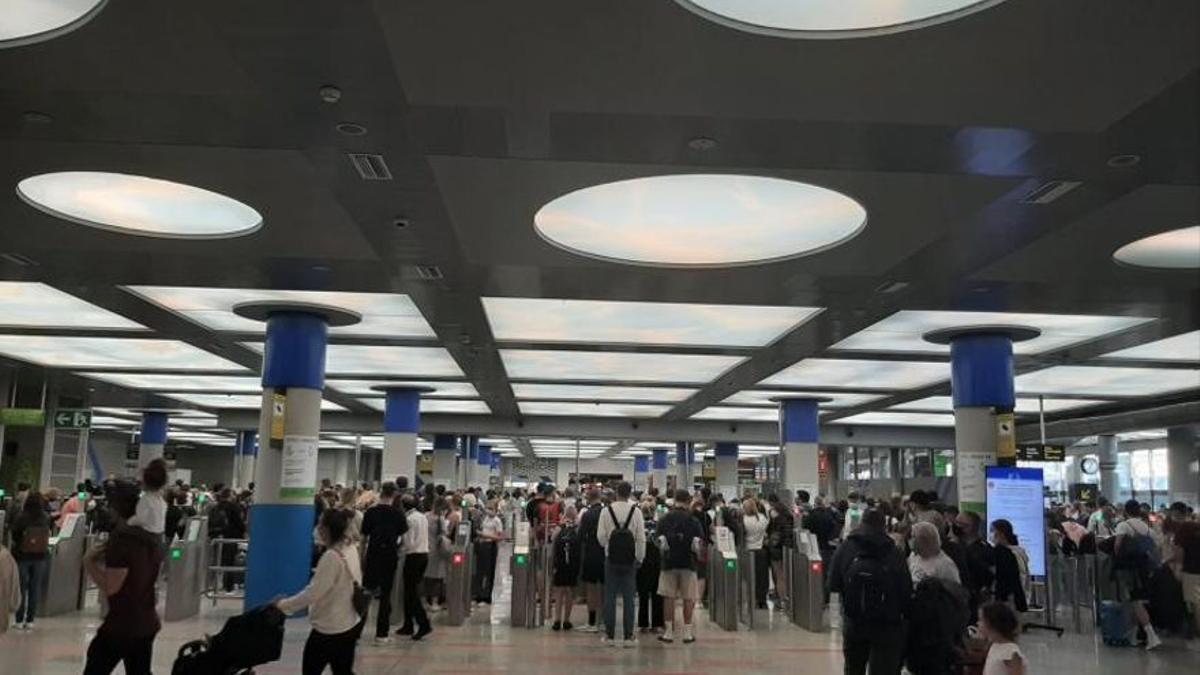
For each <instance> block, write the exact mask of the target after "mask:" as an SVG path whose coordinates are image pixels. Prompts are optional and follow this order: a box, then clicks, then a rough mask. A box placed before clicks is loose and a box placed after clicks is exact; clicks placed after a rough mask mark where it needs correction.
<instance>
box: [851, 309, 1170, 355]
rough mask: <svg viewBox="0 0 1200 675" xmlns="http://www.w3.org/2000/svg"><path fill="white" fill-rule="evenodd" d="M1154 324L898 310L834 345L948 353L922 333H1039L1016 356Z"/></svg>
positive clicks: (1015, 349) (1016, 346)
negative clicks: (983, 329) (1015, 328)
mask: <svg viewBox="0 0 1200 675" xmlns="http://www.w3.org/2000/svg"><path fill="white" fill-rule="evenodd" d="M1150 321H1153V319H1150V318H1144V317H1128V316H1089V315H1074V314H1030V313H1021V312H961V311H913V310H903V311H900V312H896V313H895V314H892V315H891V316H889V317H887V318H886V319H883V320H882V321H879V322H877V323H875V324H873V325H871V326H869V327H867V328H865V329H863V330H861V331H859V332H857V333H855V334H853V335H851V336H849V337H847V338H846V339H844V340H842V341H841V342H838V343H837V344H835V345H833V347H832V349H836V350H845V351H874V352H911V353H931V354H936V353H949V351H950V347H949V345H946V344H935V343H933V342H929V341H928V340H925V339H923V337H922V336H924V335H925V334H926V333H929V332H932V331H936V330H943V329H947V328H960V327H969V326H1004V325H1020V326H1030V327H1033V328H1037V329H1038V330H1040V331H1041V334H1040V335H1039V336H1037V337H1034V338H1032V339H1029V340H1024V341H1021V342H1015V343H1013V352H1014V353H1017V354H1039V353H1042V352H1046V351H1051V350H1054V349H1062V348H1064V347H1067V346H1070V345H1072V344H1076V343H1078V342H1082V341H1085V340H1091V339H1094V338H1098V337H1102V336H1104V335H1108V334H1111V333H1115V332H1117V331H1122V330H1125V329H1127V328H1132V327H1134V326H1139V325H1141V324H1144V323H1148V322H1150Z"/></svg>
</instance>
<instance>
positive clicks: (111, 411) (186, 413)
mask: <svg viewBox="0 0 1200 675" xmlns="http://www.w3.org/2000/svg"><path fill="white" fill-rule="evenodd" d="M155 410H164V409H163V408H155ZM92 412H93V413H98V414H101V415H117V416H124V417H133V418H136V419H138V420H140V419H141V418H142V412H141V410H139V409H134V408H115V407H110V406H96V407H94V408H92ZM169 412H170V413H171V420H172V422H177V421H178V418H181V417H186V418H193V419H194V418H203V419H211V420H216V419H217V416H216V415H214V414H212V413H209V412H204V411H203V410H192V409H190V408H177V409H173V410H169Z"/></svg>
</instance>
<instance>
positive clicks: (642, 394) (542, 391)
mask: <svg viewBox="0 0 1200 675" xmlns="http://www.w3.org/2000/svg"><path fill="white" fill-rule="evenodd" d="M512 388H513V394H514V395H516V397H517V398H518V399H533V400H538V399H542V400H545V399H569V400H575V401H638V402H648V403H676V402H678V401H682V400H684V399H685V398H688V397H689V396H691V395H692V394H695V393H696V391H697V390H695V389H680V388H676V387H618V386H605V385H594V384H534V383H528V384H527V383H517V384H513V385H512Z"/></svg>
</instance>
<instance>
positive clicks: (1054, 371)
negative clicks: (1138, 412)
mask: <svg viewBox="0 0 1200 675" xmlns="http://www.w3.org/2000/svg"><path fill="white" fill-rule="evenodd" d="M1016 387H1017V393H1019V394H1076V395H1078V394H1083V395H1086V396H1118V397H1121V396H1153V395H1156V394H1165V393H1169V392H1173V391H1181V390H1184V389H1194V388H1200V370H1176V369H1168V368H1119V367H1107V366H1053V367H1051V368H1045V369H1043V370H1038V371H1034V372H1032V373H1025V374H1024V375H1018V376H1017V379H1016Z"/></svg>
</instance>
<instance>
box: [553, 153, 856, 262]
mask: <svg viewBox="0 0 1200 675" xmlns="http://www.w3.org/2000/svg"><path fill="white" fill-rule="evenodd" d="M533 220H534V227H535V229H536V230H537V232H538V234H539V235H540V236H541V237H542V238H544V239H546V240H547V241H548V242H550V243H551V244H554V245H555V246H558V247H560V248H563V249H565V250H567V251H570V252H572V253H576V254H579V255H585V256H590V257H594V258H600V259H603V260H609V261H614V262H622V263H630V264H635V265H652V266H664V267H727V266H735V265H752V264H759V263H768V262H774V261H779V260H786V259H788V258H795V257H797V256H802V255H808V254H812V253H819V252H821V251H824V250H826V249H830V248H833V247H835V246H837V245H838V244H841V243H843V242H846V241H848V240H849V239H851V238H853V237H854V236H855V235H857V234H858V233H859V232H861V231H862V229H863V228H864V227H865V226H866V223H867V212H866V209H864V208H863V207H862V205H860V204H859V203H858V202H856V201H854V200H853V199H851V198H850V197H847V196H846V195H843V194H841V193H840V192H835V191H833V190H830V189H828V188H823V187H818V186H816V185H810V184H808V183H800V182H796V181H790V180H783V179H779V178H769V177H766V176H744V175H730V174H676V175H665V176H650V177H646V178H633V179H629V180H622V181H617V182H615V183H605V184H602V185H594V186H592V187H587V188H583V189H581V190H576V191H574V192H569V193H567V194H565V195H562V196H561V197H558V198H557V199H554V200H553V201H551V202H550V203H548V204H546V205H545V206H543V207H542V208H541V209H540V210H539V211H538V212H537V213H536V214H535V215H534V219H533Z"/></svg>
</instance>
